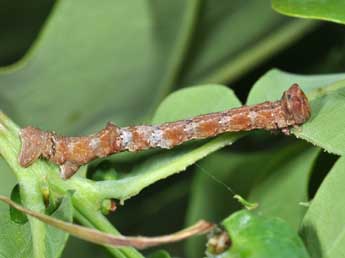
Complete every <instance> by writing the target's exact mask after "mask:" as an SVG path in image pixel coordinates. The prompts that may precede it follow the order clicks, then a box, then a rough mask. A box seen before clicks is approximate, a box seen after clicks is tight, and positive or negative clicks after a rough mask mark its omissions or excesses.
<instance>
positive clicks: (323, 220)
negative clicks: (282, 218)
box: [302, 157, 345, 258]
mask: <svg viewBox="0 0 345 258" xmlns="http://www.w3.org/2000/svg"><path fill="white" fill-rule="evenodd" d="M344 169H345V159H344V158H343V157H342V158H340V159H339V160H338V161H337V162H336V164H335V165H334V167H333V168H332V169H331V171H330V173H329V174H328V175H327V177H326V178H325V180H324V182H323V183H322V184H321V186H320V188H319V190H318V192H317V193H316V196H315V197H314V199H313V201H312V202H311V205H310V207H309V209H308V212H307V214H306V215H305V217H304V219H303V224H302V236H303V238H304V239H305V242H306V245H307V248H308V250H309V251H310V254H311V256H312V257H321V258H328V257H341V256H342V255H343V252H344V244H345V237H344V227H343V225H342V224H341V223H340V224H339V223H338V221H339V222H340V221H342V220H343V219H344V218H345V206H344V203H343V198H342V191H343V190H342V189H343V182H344V181H343V180H344Z"/></svg>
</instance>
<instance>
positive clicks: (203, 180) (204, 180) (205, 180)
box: [186, 142, 318, 258]
mask: <svg viewBox="0 0 345 258" xmlns="http://www.w3.org/2000/svg"><path fill="white" fill-rule="evenodd" d="M317 154H318V149H317V148H310V146H308V145H307V144H303V143H301V142H297V143H296V142H295V143H294V142H292V143H291V144H289V145H287V146H286V147H283V148H279V149H277V148H274V149H271V150H267V151H260V152H255V153H216V154H213V155H211V156H209V157H207V158H206V159H205V160H204V161H202V162H200V164H199V165H198V166H197V169H196V176H195V179H194V182H193V187H192V192H191V199H190V204H189V209H188V213H187V214H188V215H187V225H189V224H191V223H194V222H195V221H197V220H198V219H200V218H204V219H207V220H209V221H220V220H221V219H222V218H224V217H226V216H227V215H228V214H230V213H232V212H234V211H235V210H238V209H240V208H241V205H239V203H238V202H237V200H234V199H233V195H234V194H240V195H241V196H244V197H246V196H248V195H249V198H250V200H251V201H253V202H257V203H258V204H259V207H258V208H257V210H259V211H262V212H263V214H265V215H268V216H279V217H282V218H284V219H286V220H287V221H288V222H289V224H290V225H291V226H293V227H294V228H296V229H297V228H298V225H300V222H301V219H302V217H303V215H304V212H305V208H304V207H302V206H300V205H299V202H301V201H306V200H307V189H308V182H309V176H310V170H311V166H312V165H313V162H314V160H315V158H316V156H317ZM257 168H260V169H257ZM229 188H231V190H229ZM232 191H233V192H232ZM249 193H250V194H249ZM205 200H207V202H206V201H205ZM204 245H205V239H204V238H201V237H198V238H194V239H189V240H188V241H187V246H186V250H187V253H188V257H195V258H198V257H201V255H202V254H203V249H204V248H203V246H204Z"/></svg>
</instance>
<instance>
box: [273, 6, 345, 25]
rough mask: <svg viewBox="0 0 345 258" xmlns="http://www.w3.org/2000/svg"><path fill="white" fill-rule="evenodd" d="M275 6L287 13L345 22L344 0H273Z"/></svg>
mask: <svg viewBox="0 0 345 258" xmlns="http://www.w3.org/2000/svg"><path fill="white" fill-rule="evenodd" d="M272 6H273V8H274V9H275V10H276V11H278V12H280V13H282V14H286V15H290V16H295V17H302V18H309V19H319V20H326V21H332V22H337V23H343V24H345V14H344V9H345V2H344V1H342V0H327V1H323V0H308V1H299V0H272Z"/></svg>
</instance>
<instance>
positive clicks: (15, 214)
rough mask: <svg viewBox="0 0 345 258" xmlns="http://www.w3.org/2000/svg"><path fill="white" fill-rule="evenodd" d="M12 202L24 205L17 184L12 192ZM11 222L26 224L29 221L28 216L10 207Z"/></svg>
mask: <svg viewBox="0 0 345 258" xmlns="http://www.w3.org/2000/svg"><path fill="white" fill-rule="evenodd" d="M11 200H12V201H14V202H16V203H18V204H19V205H22V200H21V199H20V192H19V185H18V184H16V185H15V187H14V188H13V189H12V192H11ZM10 216H11V220H12V221H13V222H15V223H18V224H25V223H26V222H27V221H28V218H27V217H26V215H25V214H24V213H22V212H20V211H18V210H16V209H15V208H13V207H10Z"/></svg>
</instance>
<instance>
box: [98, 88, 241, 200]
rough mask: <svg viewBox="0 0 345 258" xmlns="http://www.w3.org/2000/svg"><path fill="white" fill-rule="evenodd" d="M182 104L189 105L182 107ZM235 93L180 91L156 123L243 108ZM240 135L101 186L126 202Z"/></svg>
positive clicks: (164, 157)
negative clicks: (149, 186)
mask: <svg viewBox="0 0 345 258" xmlns="http://www.w3.org/2000/svg"><path fill="white" fill-rule="evenodd" d="M182 103H188V104H184V105H182ZM239 105H240V102H239V101H238V99H237V98H236V97H235V95H234V94H233V92H232V91H231V90H229V89H228V88H226V87H224V86H220V85H205V86H200V87H192V88H188V89H183V90H180V91H177V92H175V93H173V94H172V95H170V96H169V97H167V98H166V100H165V101H163V103H162V104H161V105H160V107H159V108H158V110H157V113H156V115H155V117H154V119H153V123H158V122H166V121H171V120H176V119H182V118H189V117H191V116H194V115H197V114H202V113H208V112H215V111H221V110H224V109H227V108H232V107H236V106H239ZM238 137H240V134H224V135H222V136H220V137H216V138H214V139H212V140H209V141H207V142H206V143H204V144H203V142H197V143H196V145H195V144H187V145H185V146H181V147H180V148H175V149H174V150H170V151H165V152H163V153H159V154H158V155H154V156H152V157H151V158H150V159H148V160H147V161H146V162H144V163H143V164H140V165H139V166H138V167H137V168H135V169H134V170H132V171H131V173H130V175H129V176H128V177H125V178H123V179H120V180H116V181H114V180H108V181H102V182H98V183H97V184H98V187H99V188H100V189H102V190H101V191H102V192H103V194H104V197H109V198H118V199H121V200H125V199H128V198H130V197H131V196H133V195H135V194H137V193H139V191H141V190H142V189H144V188H145V187H147V186H148V185H150V184H152V183H154V182H156V181H158V180H160V179H164V178H166V177H168V176H170V175H172V174H175V173H178V172H180V171H182V170H185V169H186V168H187V167H188V166H189V165H192V164H193V163H195V162H196V161H198V160H200V159H202V158H204V157H206V156H207V155H209V154H210V153H212V152H214V151H216V150H218V149H220V148H222V147H224V146H226V145H229V144H231V143H232V142H233V141H235V139H237V138H238Z"/></svg>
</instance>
